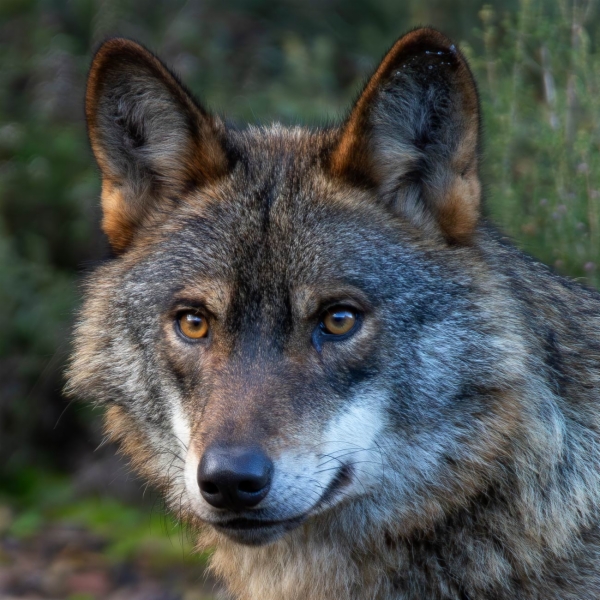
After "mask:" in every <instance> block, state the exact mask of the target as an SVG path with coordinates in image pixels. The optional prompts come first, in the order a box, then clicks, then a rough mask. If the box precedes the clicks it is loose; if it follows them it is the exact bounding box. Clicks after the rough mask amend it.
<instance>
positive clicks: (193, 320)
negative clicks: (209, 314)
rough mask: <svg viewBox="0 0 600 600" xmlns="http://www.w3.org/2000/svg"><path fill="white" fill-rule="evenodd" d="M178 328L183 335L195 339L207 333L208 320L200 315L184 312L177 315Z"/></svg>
mask: <svg viewBox="0 0 600 600" xmlns="http://www.w3.org/2000/svg"><path fill="white" fill-rule="evenodd" d="M179 329H180V331H181V333H183V335H184V336H185V337H188V338H191V339H193V340H197V339H200V338H203V337H206V335H207V334H208V321H207V320H206V318H205V317H203V316H202V315H199V314H197V313H192V312H186V313H183V314H182V315H180V316H179Z"/></svg>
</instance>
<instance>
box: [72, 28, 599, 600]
mask: <svg viewBox="0 0 600 600" xmlns="http://www.w3.org/2000/svg"><path fill="white" fill-rule="evenodd" d="M86 108H87V118H88V124H89V132H90V138H91V142H92V147H93V149H94V153H95V156H96V158H97V161H98V164H99V166H100V169H101V172H102V178H103V188H102V205H103V211H104V221H103V227H104V230H105V232H106V234H107V235H108V237H109V239H110V242H111V244H112V246H113V249H114V251H115V258H113V259H111V260H110V261H108V262H107V263H106V264H104V265H103V266H101V267H100V268H99V269H97V270H96V271H95V272H94V273H93V274H92V275H91V277H90V278H89V280H88V283H87V288H86V301H85V304H84V307H83V310H82V312H81V317H80V321H79V324H78V326H77V331H76V335H75V352H74V358H73V361H72V365H71V367H70V370H69V377H70V384H69V386H70V390H71V391H72V392H73V393H77V394H78V395H83V396H86V397H89V398H93V399H95V400H96V401H97V402H98V403H100V404H102V405H104V406H105V407H106V428H107V432H108V434H109V436H111V437H112V438H113V439H116V440H119V441H120V443H121V445H122V448H123V450H124V451H125V452H126V453H127V454H128V455H129V456H130V457H131V459H132V462H133V464H134V466H135V467H136V468H137V469H138V470H140V471H141V472H143V473H144V474H145V475H146V476H147V477H149V478H150V479H151V480H152V481H153V482H154V483H155V484H158V485H160V486H162V488H163V489H164V492H165V494H166V496H167V498H168V499H169V501H170V503H171V505H172V507H173V508H174V509H175V510H176V511H177V512H178V513H179V514H180V515H182V516H183V517H185V518H186V519H187V520H189V521H191V522H198V523H202V524H208V526H209V528H212V529H211V531H213V532H214V536H213V537H212V538H210V539H211V543H217V545H219V544H221V545H222V546H223V547H227V548H230V549H232V548H234V549H235V548H237V549H238V550H239V551H240V552H241V551H242V547H243V546H265V545H268V544H277V543H284V544H285V543H286V540H288V541H290V540H295V541H294V544H300V546H301V544H302V543H306V544H308V543H309V542H307V541H306V540H308V539H311V536H313V538H312V539H314V536H317V537H318V536H319V535H322V536H325V537H327V536H329V538H331V539H334V538H335V536H336V535H338V533H339V535H341V536H345V538H344V539H346V542H347V543H349V544H350V547H351V550H349V552H350V553H352V552H354V553H356V552H358V549H359V548H363V549H366V548H368V547H369V544H373V543H375V542H373V540H378V541H377V544H380V545H381V544H383V540H384V539H385V540H387V541H388V542H390V540H391V541H392V542H393V543H394V544H395V543H396V542H397V540H399V539H409V538H410V536H411V535H414V534H415V532H416V533H419V532H421V533H422V532H425V531H430V530H431V529H432V528H435V527H436V525H437V524H439V523H440V522H443V520H444V519H445V518H447V516H448V515H452V514H457V511H459V510H461V509H463V508H464V507H466V506H470V505H472V503H473V502H476V501H477V498H481V497H482V496H485V497H487V498H488V499H489V498H491V497H492V496H493V494H492V493H491V492H490V490H491V489H493V488H494V486H496V484H497V483H498V482H504V483H506V482H509V486H513V488H512V491H511V494H512V493H514V495H515V498H516V496H518V495H519V494H520V493H521V492H520V491H519V490H521V488H520V487H519V485H517V484H516V483H514V482H515V481H517V482H521V483H522V484H523V485H522V486H521V487H522V488H523V489H522V490H521V491H522V493H523V494H524V495H526V494H527V493H529V492H530V488H531V485H530V484H531V482H532V481H534V480H536V481H538V480H539V478H543V477H544V475H543V472H544V469H545V468H546V466H547V465H549V464H553V461H555V457H556V454H557V453H560V452H561V451H562V450H560V448H559V446H560V445H561V443H562V441H561V440H562V437H561V436H562V433H561V432H562V422H563V421H562V419H561V417H560V415H559V413H558V412H557V411H556V410H555V407H556V402H555V397H556V396H555V392H554V391H553V386H552V385H551V384H548V383H547V382H546V381H545V380H544V372H545V371H544V369H545V367H542V366H541V365H542V363H543V360H542V359H541V358H540V356H539V355H538V354H536V352H535V351H533V350H532V347H533V346H534V345H535V344H534V341H533V337H534V336H533V334H532V335H529V334H526V333H523V332H524V331H525V330H526V326H525V324H524V321H525V319H526V315H524V313H523V311H522V310H521V308H520V307H519V304H518V301H517V300H516V299H515V298H514V295H511V294H510V293H507V291H506V289H507V286H506V283H505V281H506V277H505V276H504V275H501V276H499V275H498V273H499V272H500V271H501V269H500V268H499V267H498V268H496V267H497V265H498V264H500V263H502V262H504V263H508V262H510V261H511V260H512V258H511V256H512V255H510V253H509V254H506V252H509V251H503V250H500V249H499V248H500V247H501V245H500V244H499V243H498V242H497V241H496V239H495V238H494V236H493V234H491V233H490V231H489V230H488V229H487V228H486V226H485V225H484V224H482V223H481V221H480V217H479V205H480V183H479V178H478V145H479V108H478V100H477V94H476V90H475V86H474V82H473V79H472V76H471V74H470V72H469V70H468V67H467V65H466V62H465V60H464V58H463V57H462V55H461V54H460V52H459V51H458V50H457V49H456V48H455V46H454V45H452V43H451V42H450V41H449V40H447V39H446V38H445V37H444V36H442V35H441V34H439V33H438V32H436V31H433V30H430V29H422V30H417V31H414V32H412V33H410V34H408V35H407V36H405V37H403V38H402V39H401V40H400V41H399V42H397V43H396V45H395V46H393V48H392V49H391V50H390V52H389V53H388V54H387V56H386V57H385V58H384V60H383V62H382V64H381V65H380V66H379V68H378V69H377V71H376V72H375V74H374V75H373V77H372V78H371V80H370V81H369V82H368V84H367V85H366V87H365V89H364V91H363V93H362V94H361V95H360V97H359V99H358V101H357V102H356V104H355V106H354V108H353V110H352V111H351V113H350V115H349V117H348V119H347V120H346V121H345V123H344V124H342V125H341V126H340V127H339V128H333V129H330V130H320V131H308V130H305V129H300V128H293V129H286V128H283V127H281V126H278V125H274V126H271V127H267V128H255V127H249V128H247V129H245V130H233V129H228V128H227V127H226V126H225V125H224V124H223V123H222V122H221V121H220V120H219V119H217V118H216V117H213V116H211V115H209V114H208V113H207V112H206V111H205V110H204V109H203V108H202V107H200V106H199V105H198V104H196V103H195V101H194V100H193V99H192V98H191V96H190V95H189V94H188V92H187V91H186V90H185V89H184V88H183V87H182V86H181V84H180V83H179V82H178V81H177V79H176V78H175V77H174V76H173V75H172V74H171V73H170V72H169V71H168V70H167V69H166V68H165V67H164V66H163V65H162V64H161V63H160V62H159V61H158V60H157V59H156V58H155V57H154V56H152V55H151V54H150V53H149V52H148V51H146V50H145V49H143V48H142V47H140V46H138V45H137V44H135V43H133V42H130V41H127V40H119V39H115V40H111V41H109V42H107V43H105V44H104V45H103V46H102V47H101V48H100V50H99V51H98V53H97V54H96V57H95V58H94V62H93V65H92V69H91V72H90V78H89V84H88V91H87V104H86ZM503 252H504V254H503ZM510 252H512V250H511V251H510ZM519 260H521V259H520V258H519ZM524 398H526V399H527V401H526V402H524V401H523V399H524ZM532 439H535V441H534V442H532ZM517 450H518V451H517ZM517 455H518V458H514V457H515V456H517ZM523 456H525V458H523ZM536 478H537V479H536ZM498 485H499V484H498ZM525 488H527V489H525ZM527 490H529V492H528V491H527ZM565 498H566V497H565ZM490 502H491V500H490ZM515 502H517V500H516V499H515ZM515 506H516V505H515ZM586 506H588V505H587V504H586V502H582V503H581V506H580V514H587V513H586V512H585V511H586V510H588V508H589V507H588V508H586ZM565 527H566V526H565ZM336 532H337V533H336ZM494 535H496V536H498V535H499V534H494ZM302 536H305V537H304V538H302ZM325 537H323V539H325ZM302 539H304V540H305V542H302V541H301V540H302ZM290 543H291V542H290ZM323 543H324V542H323ZM390 543H391V542H390ZM300 546H298V547H300ZM290 547H291V546H290ZM378 547H379V546H378ZM232 551H234V550H232ZM248 551H250V550H248ZM252 551H255V552H258V549H252ZM365 551H366V550H365ZM369 552H374V551H373V549H372V546H371V549H370V550H369ZM385 552H387V554H390V552H391V551H390V548H389V544H388V547H387V550H385ZM301 553H302V552H300V554H301ZM392 554H393V552H392ZM248 556H249V555H248ZM252 556H258V554H256V555H252ZM264 556H266V555H264ZM390 560H391V559H390ZM395 560H396V559H395V558H394V559H393V560H391V563H390V562H389V560H388V563H389V564H396V563H395V562H394V561H395ZM531 560H532V561H533V563H535V560H534V559H531ZM536 560H537V559H536ZM388 563H386V564H387V565H388V566H386V567H385V569H388V570H389V568H391V567H390V566H389V564H388ZM536 564H537V563H536ZM382 568H383V567H382ZM523 568H525V567H523ZM385 569H384V570H385ZM380 570H381V569H380ZM480 571H481V570H480ZM500 571H501V569H500ZM500 571H498V572H500ZM480 576H481V577H487V576H488V574H487V573H486V574H485V575H480ZM273 585H274V584H273ZM378 585H379V584H378ZM386 585H388V584H386ZM389 585H391V584H389ZM394 585H400V584H398V583H397V582H396V584H394ZM381 586H383V587H381ZM384 588H385V586H384V584H381V585H380V587H379V588H377V589H378V590H380V591H379V592H377V593H381V594H383V595H381V596H376V595H375V594H374V593H373V594H372V595H368V594H367V595H365V596H364V597H365V598H366V597H369V598H374V597H386V598H387V597H390V598H391V597H396V596H392V595H390V594H391V593H392V592H389V594H388V595H387V596H386V595H385V594H384V592H383V591H381V590H384ZM385 589H388V588H385ZM390 589H391V588H390ZM396 589H399V588H396ZM388 591H389V590H388ZM311 593H312V594H313V595H310V594H309V595H310V597H312V598H317V597H319V598H320V597H321V596H318V594H317V592H316V591H315V590H314V589H313V591H312V592H311ZM386 593H387V592H386ZM432 593H433V592H432ZM257 594H258V592H257ZM274 594H275V592H274ZM242 596H243V594H242V593H241V592H240V597H242ZM243 597H248V598H250V597H252V598H254V597H258V595H256V596H253V595H251V593H250V592H248V596H243ZM264 597H265V598H266V597H269V598H270V597H271V596H268V595H265V596H264ZM273 597H280V598H282V597H290V598H291V597H296V596H292V595H289V596H284V595H280V596H277V595H274V596H273ZM298 597H301V596H298ZM306 597H309V596H306ZM322 597H331V598H333V597H336V596H334V595H331V596H326V595H324V596H322ZM337 597H341V596H337ZM347 597H350V596H349V595H348V596H347ZM352 597H355V596H352ZM356 597H361V598H362V597H363V596H361V595H357V596H356ZM398 597H407V598H408V597H412V596H408V595H407V596H398ZM415 597H420V596H415ZM428 597H432V598H433V597H434V595H431V596H428ZM435 597H436V598H437V597H438V596H435ZM439 597H442V596H439ZM444 597H450V596H444ZM451 597H455V596H451ZM456 597H458V596H456ZM461 597H467V596H461ZM548 597H549V596H548Z"/></svg>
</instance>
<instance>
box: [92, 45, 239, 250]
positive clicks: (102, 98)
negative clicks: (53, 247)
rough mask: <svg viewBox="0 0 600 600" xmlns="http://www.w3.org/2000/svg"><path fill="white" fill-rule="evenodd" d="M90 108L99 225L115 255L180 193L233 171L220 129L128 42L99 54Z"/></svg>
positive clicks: (106, 47) (162, 68)
mask: <svg viewBox="0 0 600 600" xmlns="http://www.w3.org/2000/svg"><path fill="white" fill-rule="evenodd" d="M85 109H86V117H87V124H88V131H89V136H90V141H91V144H92V149H93V151H94V155H95V157H96V160H97V162H98V165H99V167H100V170H101V172H102V210H103V222H102V226H103V229H104V231H105V232H106V234H107V235H108V238H109V240H110V243H111V245H112V247H113V248H114V249H115V250H116V251H117V252H119V251H122V250H124V249H125V248H126V247H127V246H128V245H129V243H130V242H131V240H132V238H133V236H134V233H135V230H136V228H137V227H139V226H140V225H142V224H144V223H148V222H149V220H150V219H152V218H153V217H156V216H157V215H159V214H160V213H165V212H168V209H169V204H170V203H172V202H173V201H174V200H175V199H176V198H177V195H178V194H180V193H181V192H183V191H185V190H189V189H190V187H193V186H195V185H203V184H206V183H208V182H210V181H213V180H215V179H217V178H218V177H221V176H222V175H223V174H225V172H226V170H227V168H228V164H227V157H226V153H225V150H224V143H223V140H224V135H225V132H224V126H223V125H222V123H221V122H220V121H219V120H218V119H216V118H214V117H212V116H211V115H209V114H208V113H207V112H206V111H205V110H204V109H203V108H201V107H200V106H198V105H197V104H196V103H195V102H194V100H193V99H192V97H191V96H190V94H188V92H187V91H186V90H185V89H184V88H183V87H182V86H181V84H180V83H179V82H178V81H177V79H176V78H175V76H174V75H173V74H171V73H170V72H169V71H168V69H167V68H166V67H165V66H164V65H163V64H162V63H161V62H160V61H159V60H158V59H157V58H156V57H155V56H153V55H152V54H151V53H150V52H149V51H148V50H146V49H145V48H143V47H142V46H140V45H138V44H136V43H134V42H132V41H130V40H125V39H112V40H109V41H107V42H105V43H104V44H103V45H102V46H101V47H100V49H99V50H98V52H97V53H96V55H95V57H94V60H93V63H92V66H91V69H90V73H89V77H88V85H87V91H86V107H85Z"/></svg>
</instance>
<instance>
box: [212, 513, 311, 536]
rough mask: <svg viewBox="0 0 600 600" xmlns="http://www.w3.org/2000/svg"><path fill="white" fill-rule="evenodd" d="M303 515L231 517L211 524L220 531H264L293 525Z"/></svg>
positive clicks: (299, 521)
mask: <svg viewBox="0 0 600 600" xmlns="http://www.w3.org/2000/svg"><path fill="white" fill-rule="evenodd" d="M304 519H305V517H304V516H302V517H298V518H296V519H289V520H287V521H261V520H260V519H232V520H231V521H225V522H224V523H213V526H214V527H216V528H217V529H220V530H221V531H229V532H235V531H261V530H263V531H265V530H268V529H274V528H283V529H288V528H291V527H295V526H296V525H299V524H300V523H302V521H304Z"/></svg>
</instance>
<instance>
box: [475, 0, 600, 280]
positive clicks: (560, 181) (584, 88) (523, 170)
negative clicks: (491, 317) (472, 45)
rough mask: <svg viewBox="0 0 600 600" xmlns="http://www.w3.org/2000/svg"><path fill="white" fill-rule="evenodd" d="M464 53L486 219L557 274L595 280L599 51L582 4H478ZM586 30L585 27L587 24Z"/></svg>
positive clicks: (599, 211)
mask: <svg viewBox="0 0 600 600" xmlns="http://www.w3.org/2000/svg"><path fill="white" fill-rule="evenodd" d="M480 15H481V18H482V25H483V27H482V29H481V30H480V31H479V32H478V35H479V37H480V39H482V41H483V42H484V46H485V52H484V53H482V54H480V55H475V54H474V53H472V52H471V53H470V54H471V61H472V64H473V66H474V68H475V69H476V71H477V72H478V74H479V80H480V82H481V94H482V101H483V112H484V118H483V123H484V127H485V133H486V136H485V137H486V152H485V162H484V167H485V180H486V182H487V183H488V189H487V191H488V196H489V207H490V210H491V213H492V215H493V217H494V220H495V221H496V222H498V223H499V224H501V225H502V227H503V228H504V229H505V230H506V231H507V232H508V233H509V234H510V235H512V236H514V238H515V239H516V240H517V242H518V243H519V245H520V246H521V247H522V248H524V249H525V250H526V251H528V252H530V253H531V254H533V255H534V256H536V257H537V258H539V259H541V260H542V261H544V262H546V263H549V264H551V265H553V266H554V267H555V268H556V269H557V270H558V271H559V272H562V273H564V274H568V275H570V276H572V277H579V278H581V279H582V280H583V281H584V282H587V283H588V284H590V285H596V286H598V285H599V284H600V153H599V152H598V150H599V144H600V94H599V91H600V54H599V53H598V50H596V48H595V47H594V45H593V44H592V43H591V38H590V32H589V30H588V29H586V21H589V18H590V10H589V6H587V5H585V4H582V3H575V4H571V3H568V2H566V1H564V2H561V3H559V4H558V5H557V7H556V10H554V11H552V10H548V7H547V6H546V5H545V4H544V3H541V2H536V1H535V0H521V3H520V10H519V12H518V13H516V14H514V15H501V14H498V13H496V12H495V11H494V10H493V8H491V7H490V6H486V7H484V8H483V9H482V10H481V13H480ZM587 24H588V25H589V26H590V28H591V27H592V26H593V25H594V24H593V23H587Z"/></svg>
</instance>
